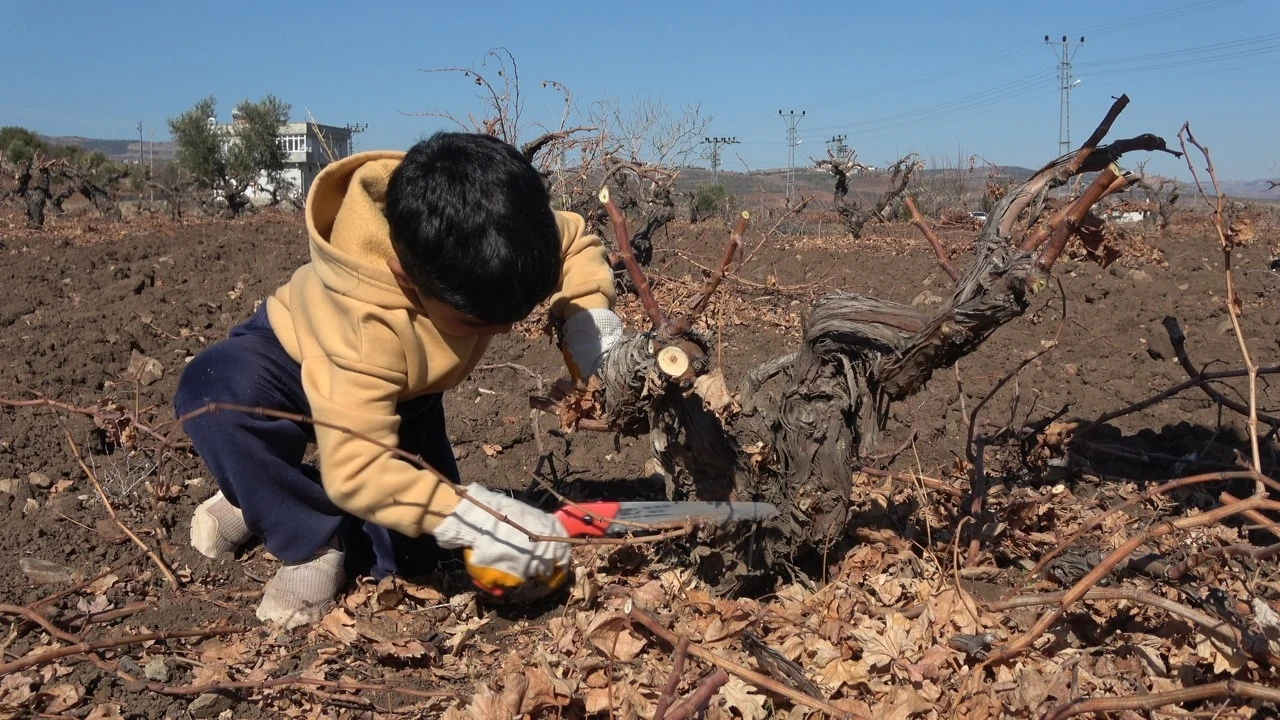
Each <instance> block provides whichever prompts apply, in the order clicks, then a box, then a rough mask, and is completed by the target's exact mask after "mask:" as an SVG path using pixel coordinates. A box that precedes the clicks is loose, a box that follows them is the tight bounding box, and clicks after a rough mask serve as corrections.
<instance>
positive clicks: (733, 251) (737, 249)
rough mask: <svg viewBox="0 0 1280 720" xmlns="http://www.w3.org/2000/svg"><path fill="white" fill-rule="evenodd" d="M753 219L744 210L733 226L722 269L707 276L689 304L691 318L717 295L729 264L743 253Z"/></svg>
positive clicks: (721, 264) (722, 259)
mask: <svg viewBox="0 0 1280 720" xmlns="http://www.w3.org/2000/svg"><path fill="white" fill-rule="evenodd" d="M750 219H751V215H750V213H748V212H747V211H746V210H743V211H742V217H740V218H739V219H738V224H737V225H736V226H735V227H734V228H733V232H732V233H731V234H730V235H729V244H728V246H726V247H725V249H724V256H723V257H722V258H721V259H720V271H719V272H715V273H712V274H711V277H709V278H707V282H706V284H704V285H703V286H702V289H701V290H699V291H698V294H697V295H695V296H694V300H693V302H692V303H690V305H689V315H688V317H689V319H690V320H696V319H697V318H698V316H699V315H701V314H702V313H703V311H705V310H706V309H707V304H708V303H710V302H711V296H712V295H715V292H716V288H718V287H720V283H721V282H723V281H724V278H725V276H726V275H728V274H729V264H730V263H732V262H733V258H734V256H735V255H739V256H740V255H741V254H742V235H743V233H745V232H746V231H747V222H748V221H749V220H750Z"/></svg>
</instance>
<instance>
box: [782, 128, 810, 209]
mask: <svg viewBox="0 0 1280 720" xmlns="http://www.w3.org/2000/svg"><path fill="white" fill-rule="evenodd" d="M804 113H805V111H804V110H801V111H800V114H799V115H797V114H796V111H795V110H791V111H788V112H787V113H783V112H782V111H781V110H779V111H778V115H779V116H780V117H781V118H782V121H783V122H785V123H786V124H787V207H791V195H792V193H794V192H795V189H796V146H797V145H799V144H800V141H799V140H797V139H796V126H797V125H799V124H800V119H801V118H803V117H804Z"/></svg>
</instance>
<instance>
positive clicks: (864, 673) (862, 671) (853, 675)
mask: <svg viewBox="0 0 1280 720" xmlns="http://www.w3.org/2000/svg"><path fill="white" fill-rule="evenodd" d="M870 676H871V672H870V668H868V667H867V663H866V662H865V661H863V660H833V661H831V662H829V663H827V664H826V666H824V667H822V668H820V669H819V670H818V671H817V672H815V673H814V674H813V677H814V678H815V679H817V681H818V682H820V683H822V684H823V685H826V686H827V687H828V688H830V689H831V691H832V692H835V691H837V690H839V689H840V688H842V687H844V686H845V685H853V684H855V683H859V682H862V681H863V680H866V679H867V678H868V677H870Z"/></svg>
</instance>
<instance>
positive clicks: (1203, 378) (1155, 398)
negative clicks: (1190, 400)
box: [1076, 365, 1280, 436]
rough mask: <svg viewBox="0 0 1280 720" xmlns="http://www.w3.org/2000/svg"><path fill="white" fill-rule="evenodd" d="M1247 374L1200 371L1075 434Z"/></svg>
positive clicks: (1262, 371) (1272, 370) (1277, 368)
mask: <svg viewBox="0 0 1280 720" xmlns="http://www.w3.org/2000/svg"><path fill="white" fill-rule="evenodd" d="M1276 373H1280V365H1273V366H1270V367H1262V368H1257V374H1258V375H1274V374H1276ZM1248 374H1249V371H1248V370H1221V371H1219V372H1211V373H1200V374H1199V375H1198V376H1197V377H1194V378H1191V379H1190V380H1187V381H1186V382H1181V383H1178V384H1177V385H1174V386H1173V387H1171V388H1169V389H1168V390H1165V391H1163V392H1160V393H1156V394H1155V395H1152V396H1151V397H1149V398H1147V399H1146V400H1141V401H1139V402H1136V403H1134V404H1132V405H1128V406H1126V407H1122V408H1120V409H1119V410H1112V411H1111V412H1108V413H1103V414H1101V415H1099V416H1098V417H1097V418H1095V419H1094V420H1093V421H1092V422H1090V423H1089V424H1087V425H1085V426H1084V427H1082V428H1080V429H1079V430H1077V431H1076V435H1077V436H1079V435H1084V434H1086V433H1088V432H1090V431H1092V430H1094V429H1096V428H1097V427H1098V426H1099V425H1101V424H1102V423H1105V422H1110V421H1111V420H1115V419H1116V418H1118V417H1122V416H1124V415H1130V414H1132V413H1136V412H1139V411H1141V410H1146V409H1147V408H1149V407H1151V406H1152V405H1155V404H1156V403H1159V402H1161V401H1162V400H1167V399H1169V398H1171V397H1173V396H1174V395H1177V394H1178V393H1180V392H1182V391H1183V390H1187V389H1189V388H1193V387H1200V386H1201V385H1204V384H1205V383H1209V382H1213V381H1214V380H1224V379H1226V378H1233V377H1245V376H1246V375H1248Z"/></svg>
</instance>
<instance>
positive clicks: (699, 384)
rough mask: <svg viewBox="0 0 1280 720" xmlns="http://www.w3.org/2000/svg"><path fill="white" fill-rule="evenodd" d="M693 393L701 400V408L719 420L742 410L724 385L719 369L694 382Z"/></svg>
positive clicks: (722, 375)
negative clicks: (704, 408)
mask: <svg viewBox="0 0 1280 720" xmlns="http://www.w3.org/2000/svg"><path fill="white" fill-rule="evenodd" d="M693 391H694V392H695V393H697V394H698V396H699V397H701V398H702V404H703V406H704V407H706V408H707V409H708V410H710V411H711V412H712V413H714V414H715V415H716V416H717V417H719V418H721V419H723V418H725V417H726V416H728V415H732V414H734V413H736V412H738V411H739V410H741V409H742V407H741V406H740V405H739V404H738V401H737V399H736V398H735V397H734V396H733V393H731V392H729V388H728V387H727V386H726V385H725V381H724V373H722V372H720V368H716V369H715V370H712V371H711V372H709V373H707V374H706V375H701V376H699V377H698V378H697V379H696V380H694V381H693Z"/></svg>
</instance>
